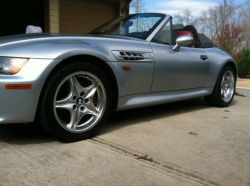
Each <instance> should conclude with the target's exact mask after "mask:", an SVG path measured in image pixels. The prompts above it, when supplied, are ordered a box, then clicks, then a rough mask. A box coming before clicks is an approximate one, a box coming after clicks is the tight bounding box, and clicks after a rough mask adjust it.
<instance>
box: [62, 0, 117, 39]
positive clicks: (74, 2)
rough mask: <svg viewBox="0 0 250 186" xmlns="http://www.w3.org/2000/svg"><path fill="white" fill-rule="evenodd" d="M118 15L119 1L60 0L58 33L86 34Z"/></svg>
mask: <svg viewBox="0 0 250 186" xmlns="http://www.w3.org/2000/svg"><path fill="white" fill-rule="evenodd" d="M119 14H120V2H119V1H104V0H61V1H60V32H61V33H80V34H84V33H88V32H89V31H91V30H93V29H95V28H96V27H98V26H99V25H101V24H103V23H105V22H107V21H109V20H111V19H113V18H115V17H118V16H119Z"/></svg>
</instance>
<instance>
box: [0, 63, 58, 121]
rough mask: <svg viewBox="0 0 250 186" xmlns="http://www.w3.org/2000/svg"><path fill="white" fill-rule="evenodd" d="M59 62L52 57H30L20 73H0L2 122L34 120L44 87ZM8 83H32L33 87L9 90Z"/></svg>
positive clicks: (0, 112) (0, 114)
mask: <svg viewBox="0 0 250 186" xmlns="http://www.w3.org/2000/svg"><path fill="white" fill-rule="evenodd" d="M52 62H53V63H52ZM57 63H58V62H57V61H53V60H51V59H30V60H29V61H28V62H27V63H26V64H25V65H24V67H23V68H22V69H21V70H20V72H19V73H17V74H15V75H0V124H2V123H28V122H32V121H34V118H35V114H36V109H37V104H38V101H39V97H40V93H41V90H42V87H43V85H44V83H45V81H46V78H47V77H48V75H49V73H50V72H51V70H52V69H53V68H54V66H55V65H56V64H57ZM6 84H32V89H23V90H21V89H17V90H7V89H5V85H6Z"/></svg>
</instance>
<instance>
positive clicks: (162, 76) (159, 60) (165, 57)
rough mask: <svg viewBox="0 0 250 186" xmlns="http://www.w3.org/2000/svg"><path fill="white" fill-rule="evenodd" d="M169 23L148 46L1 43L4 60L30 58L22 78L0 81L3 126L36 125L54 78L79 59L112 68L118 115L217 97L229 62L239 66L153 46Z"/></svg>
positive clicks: (91, 39)
mask: <svg viewBox="0 0 250 186" xmlns="http://www.w3.org/2000/svg"><path fill="white" fill-rule="evenodd" d="M169 18H170V16H168V15H167V16H166V18H165V19H164V20H163V21H162V22H161V23H160V24H159V25H158V27H157V28H155V30H154V31H153V32H152V33H151V35H150V36H149V37H148V38H147V39H146V40H141V39H136V38H130V37H125V36H110V35H84V36H80V35H61V34H29V35H27V34H26V35H19V36H11V37H2V38H0V56H1V57H25V58H30V60H29V61H28V62H27V64H26V65H25V66H24V67H23V68H22V69H21V71H20V72H19V73H18V74H15V75H0V124H1V123H21V122H32V121H33V120H34V117H35V113H36V109H37V104H38V100H39V97H40V93H41V90H42V88H43V86H44V83H45V81H46V79H47V78H48V76H49V74H50V73H51V72H52V70H53V69H54V68H55V67H56V66H57V65H58V64H59V63H60V62H62V61H63V60H64V59H67V58H69V57H72V56H76V55H89V56H95V57H97V58H99V59H100V60H102V61H103V62H104V63H105V62H106V63H107V64H108V65H109V66H110V68H111V69H112V70H113V72H114V74H115V77H116V81H117V84H118V89H119V90H118V93H119V97H118V110H122V109H129V108H135V107H142V106H149V105H153V104H160V103H166V102H170V101H178V100H183V99H189V98H194V97H200V96H204V95H209V94H211V93H212V90H213V87H214V86H215V83H216V80H217V78H218V75H219V73H220V71H221V69H222V68H223V67H224V65H225V64H227V63H228V62H232V63H233V64H234V65H235V66H236V63H235V61H234V60H233V59H232V57H231V56H229V55H228V54H227V53H225V52H224V51H221V50H219V49H216V48H211V49H193V48H184V47H181V49H180V52H179V53H178V52H175V51H173V50H172V48H173V46H171V45H164V46H163V45H161V44H156V43H150V41H151V40H152V38H153V37H154V36H155V34H156V33H157V32H158V31H159V30H160V29H161V28H162V26H164V25H165V23H166V22H167V21H168V20H170V19H169ZM112 51H128V52H138V51H139V52H141V53H144V54H154V56H153V58H152V60H151V59H149V61H144V62H143V61H136V62H134V61H132V62H131V61H124V60H122V59H121V58H117V56H116V55H114V54H113V53H112ZM200 54H201V55H207V56H208V57H209V60H208V61H201V60H200V59H199V58H198V56H199V55H200ZM190 59H192V60H190ZM189 64H190V65H191V66H192V67H190V66H189ZM199 64H202V65H199ZM183 65H184V67H185V68H183ZM122 66H130V67H131V68H132V70H131V71H124V70H123V69H122ZM236 68H237V67H236ZM196 70H197V71H196ZM166 72H167V73H166ZM174 73H177V74H174ZM170 82H171V83H170ZM7 83H31V84H33V88H32V89H31V90H5V89H4V85H5V84H7ZM190 88H193V89H190Z"/></svg>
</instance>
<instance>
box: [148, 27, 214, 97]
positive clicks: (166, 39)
mask: <svg viewBox="0 0 250 186" xmlns="http://www.w3.org/2000/svg"><path fill="white" fill-rule="evenodd" d="M170 28H171V27H170V22H168V23H167V24H166V25H165V26H164V27H163V28H162V29H161V30H160V31H159V32H158V33H157V34H156V36H155V38H154V39H153V40H152V42H151V47H152V49H153V53H154V58H155V73H154V79H153V85H152V89H151V92H168V91H180V90H187V89H198V88H203V87H205V83H206V81H207V79H208V76H209V71H210V59H209V56H208V53H207V52H206V50H205V49H202V48H190V47H181V49H180V51H178V52H177V51H174V50H173V45H170V43H171V31H170Z"/></svg>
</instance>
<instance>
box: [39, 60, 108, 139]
mask: <svg viewBox="0 0 250 186" xmlns="http://www.w3.org/2000/svg"><path fill="white" fill-rule="evenodd" d="M81 71H84V72H89V73H92V74H94V75H95V76H96V77H98V78H99V80H100V81H101V82H102V84H103V86H104V89H105V92H106V107H105V110H104V113H103V115H102V117H101V119H100V120H99V121H98V123H97V124H96V125H95V126H93V127H92V128H91V129H89V130H87V131H84V132H79V133H74V132H70V131H69V130H67V129H65V128H64V127H62V126H61V125H60V124H59V123H58V122H57V119H56V117H55V114H54V105H53V102H54V96H55V93H56V90H57V88H58V86H59V84H60V83H61V82H62V81H63V79H64V78H66V77H67V76H69V75H70V74H73V73H76V72H81ZM47 82H48V83H47V85H46V88H45V92H44V95H43V97H42V98H43V99H42V107H41V115H42V116H43V117H41V120H42V125H43V127H44V128H45V130H46V131H48V132H49V133H50V134H52V135H54V136H56V137H58V138H60V139H62V140H65V141H79V140H83V139H87V138H91V137H93V136H94V135H95V134H96V132H97V131H98V130H99V129H100V128H101V127H102V125H103V124H104V123H105V122H106V120H107V118H108V116H109V114H110V112H111V108H112V91H111V85H110V83H109V80H108V78H107V76H106V75H105V73H104V72H103V71H102V70H101V69H100V68H98V67H97V66H94V65H92V64H90V63H77V62H76V63H71V64H70V65H66V66H63V67H62V68H60V69H59V70H57V71H56V72H55V73H54V74H52V76H51V77H50V78H49V79H48V81H47Z"/></svg>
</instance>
